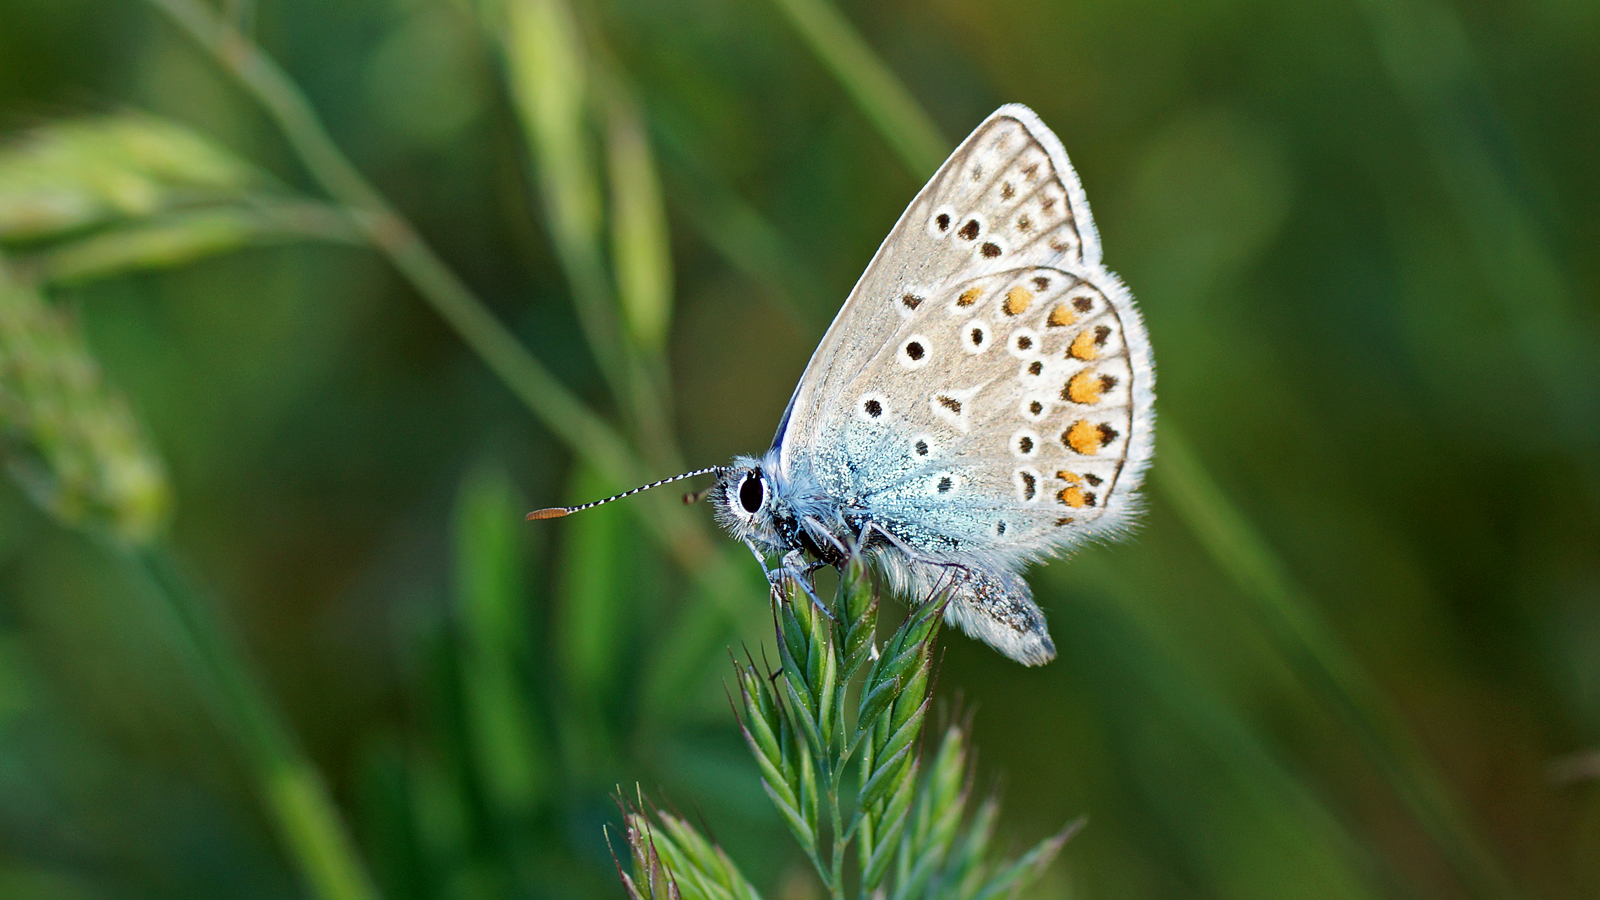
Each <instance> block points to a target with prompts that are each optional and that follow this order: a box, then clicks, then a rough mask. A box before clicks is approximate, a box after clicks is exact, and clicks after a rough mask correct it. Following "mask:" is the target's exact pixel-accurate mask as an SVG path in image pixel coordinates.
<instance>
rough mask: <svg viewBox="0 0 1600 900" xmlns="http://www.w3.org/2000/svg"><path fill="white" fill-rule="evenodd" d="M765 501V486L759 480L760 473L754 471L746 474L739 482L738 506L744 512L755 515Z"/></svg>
mask: <svg viewBox="0 0 1600 900" xmlns="http://www.w3.org/2000/svg"><path fill="white" fill-rule="evenodd" d="M766 499H767V485H766V482H764V481H762V480H761V473H759V472H755V471H751V472H748V473H746V474H745V476H744V480H743V481H741V482H739V505H740V506H742V507H744V511H745V512H747V513H750V514H751V515H755V514H756V513H757V512H759V511H760V509H761V504H762V503H763V502H765V501H766Z"/></svg>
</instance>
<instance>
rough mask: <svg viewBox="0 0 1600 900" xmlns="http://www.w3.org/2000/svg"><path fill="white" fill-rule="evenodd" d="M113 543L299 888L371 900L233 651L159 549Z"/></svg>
mask: <svg viewBox="0 0 1600 900" xmlns="http://www.w3.org/2000/svg"><path fill="white" fill-rule="evenodd" d="M118 546H119V548H120V549H121V550H122V552H123V553H124V554H125V555H126V557H127V558H128V561H129V562H130V564H131V565H132V566H133V568H134V569H135V570H136V571H138V572H139V573H140V574H141V575H142V576H143V577H144V578H145V579H147V580H148V582H149V584H150V585H151V587H152V588H153V590H154V593H155V594H156V595H157V597H158V598H159V600H160V603H161V606H162V608H163V609H164V610H165V611H166V612H167V614H168V615H169V616H170V617H171V619H172V622H173V624H174V625H175V626H176V629H177V633H178V635H179V637H180V639H181V640H182V642H183V645H184V648H185V649H186V650H187V651H188V652H187V656H188V657H189V658H190V661H191V662H192V663H193V664H194V666H195V667H196V669H197V670H198V673H197V674H198V675H199V676H200V677H199V678H198V679H197V680H198V683H199V684H200V685H201V687H202V689H203V690H206V691H208V692H210V693H211V694H212V696H211V699H212V700H213V701H214V704H215V706H216V708H217V712H218V714H219V715H220V716H221V718H222V719H223V721H224V723H225V725H226V727H227V728H228V730H230V731H232V732H233V734H234V737H235V738H237V740H238V741H239V744H240V746H241V747H242V748H243V750H244V753H245V757H246V758H247V759H248V761H249V764H250V767H251V768H252V769H253V770H254V772H255V776H256V787H257V790H258V791H260V792H261V795H262V802H263V803H264V804H265V805H266V808H267V812H268V813H269V815H270V816H271V819H272V822H273V825H274V827H275V828H276V829H277V831H278V836H279V838H280V839H281V840H282V841H283V844H284V846H285V847H286V848H287V849H288V852H289V855H290V856H291V857H292V858H293V859H294V862H295V864H296V865H297V866H298V867H299V869H300V874H301V877H303V878H304V879H305V881H306V884H307V886H308V887H309V888H310V889H311V890H312V892H313V893H314V894H315V895H316V896H317V897H319V898H321V900H378V897H379V894H378V891H377V888H376V887H374V885H373V882H372V878H371V876H370V875H369V874H368V873H367V870H366V867H365V866H364V865H363V863H362V862H361V858H360V856H359V855H358V854H357V852H356V847H355V842H354V841H353V840H351V838H350V834H349V832H348V831H347V830H346V829H345V825H344V822H343V821H342V820H341V818H340V816H339V810H338V807H337V806H336V805H335V804H334V802H333V798H332V797H331V796H330V795H329V793H328V788H327V785H326V784H325V783H324V782H323V780H322V776H321V775H320V774H319V773H318V772H317V769H316V766H314V765H313V764H312V762H311V760H310V759H308V758H307V757H306V754H305V751H304V749H303V748H301V747H300V745H299V743H298V742H297V741H296V740H295V738H294V735H293V733H292V732H291V731H290V730H289V727H288V725H287V724H286V723H285V722H284V721H283V717H282V715H281V714H280V713H279V711H278V710H277V708H276V707H275V706H274V705H273V703H272V701H271V700H270V699H269V697H268V696H267V693H266V691H265V690H264V689H263V688H262V686H261V682H260V679H259V677H258V676H257V675H256V674H255V673H254V672H252V671H250V669H249V666H248V665H247V664H246V663H245V661H244V656H243V654H242V653H241V652H240V651H239V648H238V647H236V646H234V645H233V642H232V641H231V640H229V639H228V637H227V636H226V635H225V634H224V632H223V630H222V629H221V628H220V627H218V625H217V622H216V620H215V619H214V618H213V617H212V615H211V613H210V611H209V610H208V609H207V608H206V605H205V603H204V602H203V601H202V600H201V599H200V598H199V597H198V596H196V594H195V592H194V590H193V589H192V588H191V587H190V585H189V583H188V581H187V579H185V578H184V577H183V576H182V575H181V574H180V573H179V572H178V571H177V568H176V567H175V566H174V564H173V562H172V560H171V559H170V558H169V557H168V555H167V553H166V551H165V550H163V549H161V548H160V547H159V546H157V547H155V548H140V549H135V548H131V547H129V546H128V545H125V544H120V545H118Z"/></svg>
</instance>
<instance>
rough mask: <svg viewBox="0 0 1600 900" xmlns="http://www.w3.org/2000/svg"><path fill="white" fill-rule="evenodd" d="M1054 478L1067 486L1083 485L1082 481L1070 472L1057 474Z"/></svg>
mask: <svg viewBox="0 0 1600 900" xmlns="http://www.w3.org/2000/svg"><path fill="white" fill-rule="evenodd" d="M1056 477H1057V478H1059V479H1061V480H1062V481H1065V482H1066V483H1067V484H1083V479H1082V478H1080V477H1079V476H1077V475H1075V474H1073V473H1071V472H1057V473H1056Z"/></svg>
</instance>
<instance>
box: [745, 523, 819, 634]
mask: <svg viewBox="0 0 1600 900" xmlns="http://www.w3.org/2000/svg"><path fill="white" fill-rule="evenodd" d="M744 545H745V546H746V547H749V548H750V553H751V555H753V556H755V558H756V562H758V563H760V564H761V571H762V572H763V573H765V574H766V576H767V584H768V585H770V586H771V587H772V589H773V590H774V591H776V590H778V589H779V588H781V587H782V586H783V579H785V578H790V579H793V581H794V582H795V583H796V584H798V585H800V589H801V590H803V591H805V592H806V596H807V597H809V598H810V599H811V603H812V605H813V606H815V607H816V608H817V609H819V610H821V611H822V614H823V615H825V616H827V617H828V618H829V619H833V618H834V615H833V612H832V611H831V610H829V609H828V605H827V604H826V603H823V602H822V598H821V597H818V596H817V591H816V589H815V588H813V587H812V586H811V573H812V572H815V571H816V570H817V569H818V568H821V566H820V564H819V565H815V566H808V565H806V563H805V557H804V556H803V555H802V554H801V553H800V551H799V550H790V551H789V552H788V553H786V554H784V556H783V562H782V563H781V564H780V565H779V566H778V567H777V568H775V569H769V568H767V560H766V557H764V556H762V555H761V551H759V550H757V549H756V545H755V544H752V543H750V542H749V541H745V544H744Z"/></svg>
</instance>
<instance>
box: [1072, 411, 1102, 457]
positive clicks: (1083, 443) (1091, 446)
mask: <svg viewBox="0 0 1600 900" xmlns="http://www.w3.org/2000/svg"><path fill="white" fill-rule="evenodd" d="M1100 437H1101V435H1100V429H1098V428H1096V427H1095V426H1094V423H1092V422H1089V421H1086V420H1084V419H1079V420H1078V421H1076V422H1073V423H1072V426H1071V427H1070V428H1068V429H1067V430H1066V431H1064V432H1062V434H1061V442H1062V443H1063V444H1066V445H1067V446H1068V447H1071V448H1072V451H1073V452H1074V453H1077V454H1080V455H1082V456H1093V455H1095V454H1096V453H1099V452H1100V448H1101V447H1103V446H1104V445H1105V444H1104V442H1103V441H1101V439H1100Z"/></svg>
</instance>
